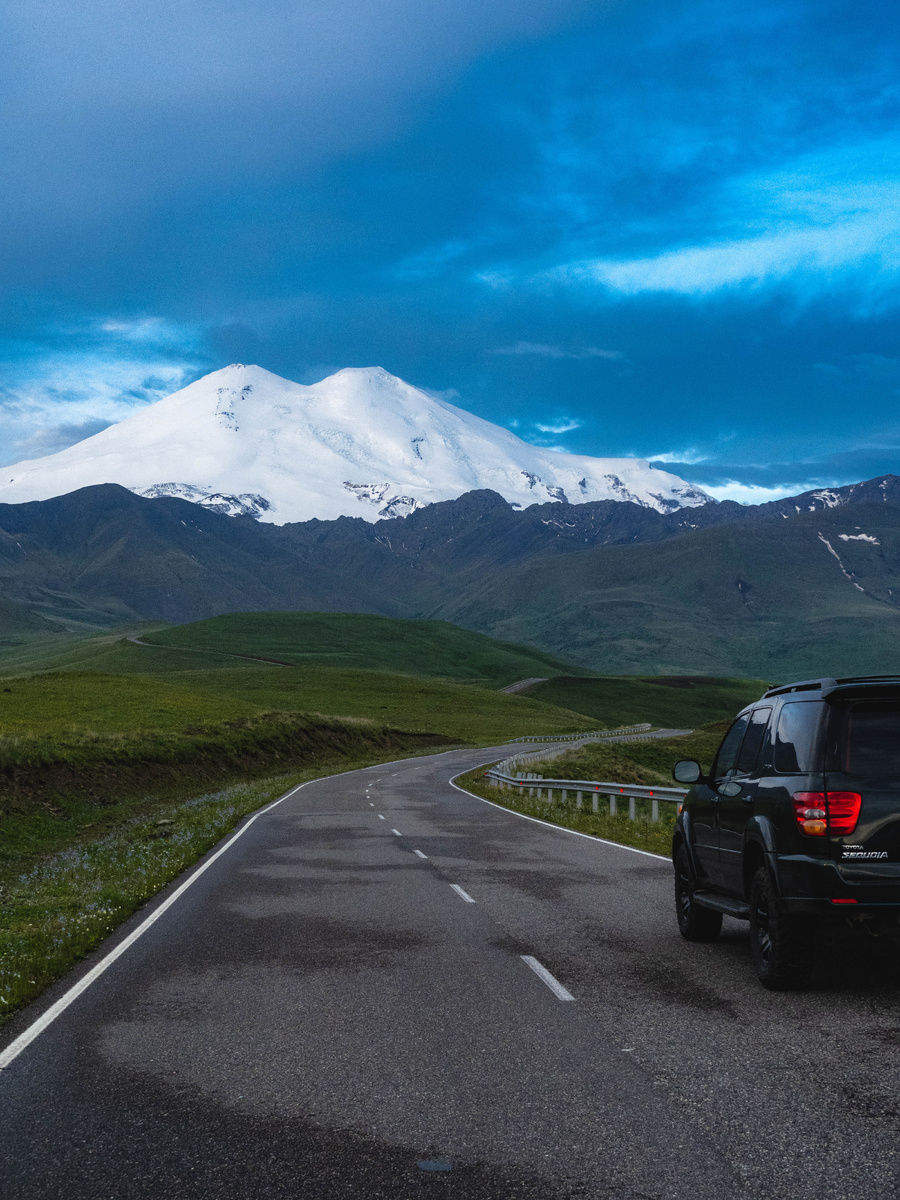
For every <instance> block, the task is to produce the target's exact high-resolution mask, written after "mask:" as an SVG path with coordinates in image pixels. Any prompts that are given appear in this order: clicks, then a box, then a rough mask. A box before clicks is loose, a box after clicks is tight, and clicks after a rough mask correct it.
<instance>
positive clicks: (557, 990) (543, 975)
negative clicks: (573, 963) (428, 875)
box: [451, 885, 575, 1000]
mask: <svg viewBox="0 0 900 1200" xmlns="http://www.w3.org/2000/svg"><path fill="white" fill-rule="evenodd" d="M451 886H452V885H451ZM522 962H523V963H527V964H528V966H529V967H531V969H532V971H534V973H535V975H537V977H538V979H541V980H543V982H544V983H546V985H547V987H548V988H549V989H550V991H551V992H552V993H553V995H554V996H556V998H557V1000H574V999H575V997H574V996H573V995H572V993H571V992H569V991H567V990H566V989H565V988H564V987H563V985H562V984H561V983H560V982H559V980H558V979H556V978H555V977H554V976H553V975H551V974H550V972H549V971H548V970H547V968H546V967H544V966H542V965H541V964H540V963H539V962H538V960H537V959H536V958H534V957H533V956H532V955H530V954H523V955H522Z"/></svg>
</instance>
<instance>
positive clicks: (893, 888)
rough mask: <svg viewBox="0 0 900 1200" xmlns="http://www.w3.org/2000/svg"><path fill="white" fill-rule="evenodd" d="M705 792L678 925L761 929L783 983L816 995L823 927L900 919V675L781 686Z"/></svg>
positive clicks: (682, 832) (686, 841)
mask: <svg viewBox="0 0 900 1200" xmlns="http://www.w3.org/2000/svg"><path fill="white" fill-rule="evenodd" d="M673 775H674V776H675V779H677V780H678V781H679V782H680V783H690V784H693V787H692V788H691V790H690V792H689V793H688V795H687V796H686V797H685V800H684V803H683V804H682V805H681V807H680V809H679V812H678V819H677V821H676V823H675V835H674V840H673V843H672V859H673V862H674V864H675V901H676V909H677V914H678V926H679V929H680V930H681V933H682V936H683V937H685V938H686V939H687V940H688V941H693V942H709V941H713V940H715V938H717V937H718V936H719V931H720V929H721V927H722V915H723V914H725V913H727V914H728V916H731V917H738V918H741V919H743V920H746V921H749V922H750V942H751V947H752V950H753V957H754V961H755V963H756V969H757V973H758V974H759V978H760V980H761V982H762V983H763V984H764V985H765V986H766V987H769V988H776V989H785V988H794V987H803V986H804V985H805V984H806V983H807V982H808V980H809V977H810V974H811V972H812V967H813V954H814V944H815V936H814V935H815V929H816V925H817V924H818V923H821V922H822V921H826V920H829V919H830V920H834V919H835V918H836V917H837V916H838V915H840V916H841V917H845V918H850V919H851V920H852V921H858V922H869V923H880V922H886V921H889V922H893V923H896V922H897V921H898V919H900V676H894V675H890V676H887V675H874V676H861V677H858V678H853V679H814V680H808V681H805V682H803V683H793V684H788V685H787V686H785V687H777V688H772V689H771V690H770V691H768V692H766V693H765V695H764V696H763V697H762V698H761V699H760V700H758V701H757V702H756V704H751V705H750V706H749V707H747V708H745V709H744V710H743V712H741V713H740V714H739V715H738V717H737V720H736V721H735V722H734V724H733V725H732V726H731V728H730V729H729V730H728V732H727V733H726V735H725V738H724V740H723V741H722V744H721V746H720V747H719V749H718V751H717V753H716V757H715V760H714V762H713V766H712V770H711V771H710V773H709V774H708V775H704V773H703V770H702V768H701V767H700V764H699V763H696V762H693V761H684V762H679V763H676V765H675V768H674V771H673Z"/></svg>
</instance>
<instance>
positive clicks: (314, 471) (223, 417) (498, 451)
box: [0, 363, 712, 525]
mask: <svg viewBox="0 0 900 1200" xmlns="http://www.w3.org/2000/svg"><path fill="white" fill-rule="evenodd" d="M99 483H118V484H121V485H122V486H124V487H127V488H129V489H130V490H131V491H134V492H137V493H138V494H140V495H142V496H150V497H156V496H179V497H181V498H183V499H185V500H191V501H193V502H194V503H198V504H202V505H203V506H204V507H206V508H209V509H212V510H213V511H215V512H221V513H225V514H227V515H230V516H248V517H252V518H254V519H255V520H261V521H271V522H274V523H275V524H279V525H280V524H284V523H285V522H287V521H305V520H309V519H311V518H313V517H318V518H320V519H322V520H332V519H334V518H336V517H339V516H359V517H364V518H365V519H366V520H368V521H377V520H379V519H381V518H384V517H395V516H406V515H408V514H409V513H411V512H413V511H414V510H415V509H417V508H421V507H423V506H424V505H427V504H432V503H434V502H435V501H438V500H451V499H454V498H455V497H457V496H460V495H462V494H463V493H464V492H469V491H473V490H476V489H480V488H490V489H492V490H493V491H495V492H499V494H500V495H501V496H503V497H504V498H505V499H506V500H508V501H509V502H510V503H511V504H513V505H515V506H516V507H519V508H522V507H525V506H526V505H529V504H535V503H548V502H552V501H557V502H559V501H564V502H568V503H571V504H579V503H584V502H586V501H589V500H610V499H612V500H630V501H632V502H633V503H635V504H640V505H643V506H645V507H647V508H654V509H656V510H657V511H658V512H670V511H673V510H674V509H678V508H685V507H696V506H698V505H701V504H707V503H710V502H712V501H711V498H710V497H709V496H707V495H706V494H705V493H704V492H702V491H701V490H700V489H699V488H697V487H694V486H693V485H692V484H689V483H686V482H685V481H684V480H682V479H679V478H678V477H677V476H675V475H670V474H668V473H667V472H665V471H658V470H655V469H654V468H653V467H651V466H650V464H649V463H648V462H644V461H642V460H640V459H630V458H591V457H589V456H587V455H577V454H565V453H561V452H559V451H556V450H545V449H542V448H541V447H538V446H532V445H529V443H527V442H523V441H522V440H521V439H520V438H518V437H516V436H515V434H513V433H510V432H509V430H507V429H503V428H501V427H500V426H498V425H493V424H491V423H490V422H489V421H484V420H482V419H481V418H480V417H476V416H474V415H473V414H472V413H469V412H466V411H465V410H464V409H461V408H456V407H455V406H454V405H452V404H448V403H447V402H446V401H443V400H437V399H435V398H434V397H432V396H429V395H428V394H427V393H425V392H423V391H422V390H421V389H419V388H416V387H413V386H412V385H410V384H408V383H404V381H403V380H402V379H398V378H397V377H396V376H394V375H391V374H389V372H387V371H385V370H383V369H382V368H381V367H364V368H354V367H348V368H346V369H344V370H342V371H338V372H337V373H336V374H335V375H331V376H329V377H328V378H327V379H323V380H322V381H321V382H320V383H315V384H312V385H311V386H304V385H302V384H298V383H292V382H291V381H290V380H288V379H282V378H281V377H280V376H278V375H274V374H272V373H271V372H270V371H266V370H264V369H263V368H262V367H257V366H244V365H242V364H240V363H235V364H233V365H232V366H230V367H223V368H222V369H221V370H219V371H213V372H212V373H211V374H209V375H206V376H204V377H203V378H202V379H198V380H197V381H196V382H195V383H192V384H189V385H188V387H186V388H182V389H181V391H178V392H175V393H174V394H173V395H171V396H167V397H166V398H165V399H163V400H159V401H157V402H156V403H155V404H151V405H148V406H147V407H146V408H143V409H141V410H140V411H138V412H136V413H134V414H133V415H132V416H130V417H128V418H126V420H124V421H120V422H119V423H118V424H117V425H111V426H110V427H109V428H108V429H104V430H103V431H102V432H101V433H97V434H94V436H93V437H90V438H87V439H86V440H85V441H83V442H78V443H76V444H75V445H74V446H69V447H68V448H67V449H66V450H61V451H59V452H58V453H57V454H51V455H48V456H47V457H46V458H39V459H31V460H29V461H26V462H20V463H15V464H14V465H12V466H8V467H5V468H0V503H20V502H23V501H28V500H46V499H49V498H50V497H51V496H59V495H62V494H64V493H66V492H71V491H75V490H76V489H77V488H81V487H86V486H89V485H91V484H99Z"/></svg>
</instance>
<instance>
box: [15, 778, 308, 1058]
mask: <svg viewBox="0 0 900 1200" xmlns="http://www.w3.org/2000/svg"><path fill="white" fill-rule="evenodd" d="M317 782H318V780H315V779H309V780H307V782H306V783H300V784H298V785H297V787H295V788H291V790H290V791H289V792H286V793H285V795H283V796H282V797H281V798H280V799H278V800H275V801H274V802H273V803H272V804H269V805H267V806H266V807H265V808H261V809H260V810H259V812H257V813H254V814H253V816H252V817H250V818H249V820H247V821H246V822H245V823H244V824H243V825H242V826H241V828H240V829H239V830H238V831H237V833H236V834H234V836H233V837H230V838H229V839H228V841H227V842H226V843H225V845H224V846H222V847H221V849H219V850H217V851H216V852H215V854H213V855H211V856H210V857H209V858H208V859H207V860H206V862H203V863H201V864H200V866H199V867H198V868H197V869H196V871H194V873H193V874H192V875H191V876H190V878H189V879H186V880H185V881H184V883H183V884H181V886H180V887H177V888H176V889H175V891H174V892H173V893H172V895H171V896H169V897H168V898H167V899H165V900H164V901H163V902H162V904H160V906H159V907H158V908H156V909H154V910H153V912H152V913H151V914H150V916H149V917H147V918H146V919H145V920H143V921H142V922H141V923H140V925H138V927H137V929H133V930H132V931H131V933H129V935H128V937H126V938H123V940H122V941H121V942H119V944H118V946H116V947H115V948H114V949H113V950H110V952H109V954H107V955H106V957H105V958H102V959H101V960H100V962H98V963H97V965H96V966H95V967H93V968H92V969H91V970H90V971H88V973H87V975H85V976H83V978H81V979H79V981H78V982H77V983H76V984H75V986H74V987H71V988H69V990H68V991H67V992H66V993H65V995H63V996H60V998H59V999H58V1000H57V1001H56V1003H55V1004H51V1006H50V1007H49V1008H48V1009H47V1011H46V1012H44V1013H42V1014H41V1015H40V1016H39V1017H38V1019H37V1020H36V1021H35V1022H34V1024H33V1025H29V1027H28V1028H27V1029H26V1030H25V1032H24V1033H20V1034H19V1036H18V1037H17V1038H16V1039H15V1041H12V1042H10V1044H9V1045H8V1046H7V1047H6V1049H5V1050H3V1051H2V1052H0V1071H2V1070H4V1069H5V1068H6V1067H8V1066H9V1065H10V1063H11V1062H13V1060H14V1059H16V1058H18V1057H19V1055H20V1054H21V1053H22V1051H23V1050H24V1049H25V1048H26V1046H29V1045H30V1044H31V1043H32V1042H33V1041H34V1039H35V1038H36V1037H38V1036H39V1034H41V1033H43V1032H44V1030H45V1029H46V1028H47V1026H48V1025H51V1024H52V1023H53V1022H54V1021H55V1020H56V1018H57V1017H58V1016H59V1015H60V1014H61V1013H63V1012H65V1010H66V1009H67V1008H68V1007H69V1005H70V1004H71V1003H72V1002H73V1000H77V999H78V997H79V996H80V995H81V993H82V992H84V991H86V990H87V989H88V988H89V987H90V986H91V984H92V983H93V982H94V981H95V980H96V979H99V978H100V976H101V975H102V974H103V972H104V971H105V970H107V968H109V967H111V966H112V965H113V963H114V962H115V961H116V959H117V958H119V957H120V956H121V955H123V954H124V953H125V951H126V950H127V949H128V948H129V946H132V945H133V944H134V943H135V942H136V941H137V940H138V938H139V937H141V935H142V934H144V933H146V932H147V930H148V929H149V928H150V926H151V925H153V924H154V923H155V922H156V921H158V920H159V918H160V917H161V916H162V915H163V913H164V912H166V910H167V909H169V908H171V907H172V905H173V904H174V903H175V901H176V900H177V899H178V898H179V897H180V896H181V895H182V894H183V893H184V892H186V891H187V889H188V888H189V887H190V886H191V885H192V884H194V883H196V882H197V880H198V879H199V878H200V876H201V875H202V874H203V872H204V871H206V870H208V869H209V867H211V866H212V865H213V863H214V862H215V861H216V859H218V858H221V857H222V855H223V854H224V853H225V851H226V850H228V849H230V847H231V846H233V845H234V843H235V842H236V841H237V840H238V838H239V837H243V836H244V834H245V833H246V832H247V830H248V829H249V828H250V826H251V825H252V824H253V822H254V821H255V820H256V819H257V818H258V817H263V816H265V814H266V813H267V812H271V811H272V809H273V808H276V807H277V806H278V805H279V804H283V803H284V801H285V800H289V799H290V798H291V796H293V795H294V793H295V792H299V791H300V789H301V788H305V787H307V786H308V785H309V784H310V783H317Z"/></svg>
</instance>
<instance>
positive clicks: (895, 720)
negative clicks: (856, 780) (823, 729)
mask: <svg viewBox="0 0 900 1200" xmlns="http://www.w3.org/2000/svg"><path fill="white" fill-rule="evenodd" d="M834 720H835V723H836V725H837V729H836V730H835V731H834V732H835V733H836V737H835V738H834V739H832V740H833V744H834V746H835V750H836V761H835V762H834V763H833V766H834V767H835V769H837V770H838V771H843V772H844V773H845V774H847V775H862V776H873V775H892V776H894V777H895V778H900V703H898V702H897V701H887V702H884V701H882V702H880V703H879V702H878V701H863V702H862V703H860V704H853V705H849V706H848V707H847V708H844V707H843V706H842V707H841V708H836V709H835V716H834Z"/></svg>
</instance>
